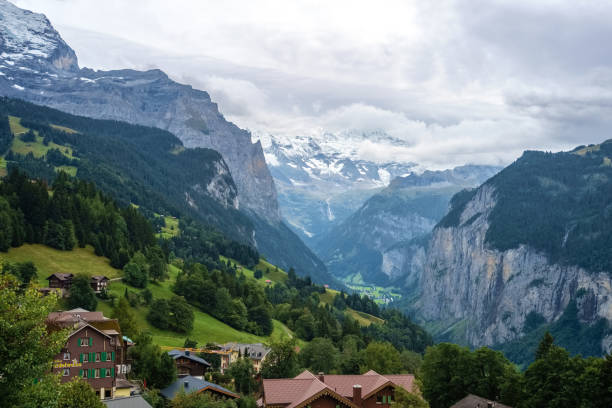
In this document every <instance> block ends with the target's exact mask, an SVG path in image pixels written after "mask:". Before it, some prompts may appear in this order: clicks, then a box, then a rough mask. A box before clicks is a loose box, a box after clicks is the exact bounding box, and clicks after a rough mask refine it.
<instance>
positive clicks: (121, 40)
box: [15, 0, 612, 168]
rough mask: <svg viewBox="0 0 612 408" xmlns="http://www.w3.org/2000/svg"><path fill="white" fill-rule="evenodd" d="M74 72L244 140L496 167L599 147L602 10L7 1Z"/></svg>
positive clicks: (608, 107) (607, 81)
mask: <svg viewBox="0 0 612 408" xmlns="http://www.w3.org/2000/svg"><path fill="white" fill-rule="evenodd" d="M15 3H16V4H17V5H18V6H20V7H23V8H27V9H30V10H34V11H38V12H43V13H45V14H46V15H47V17H49V19H50V20H51V22H52V23H53V24H54V26H55V27H56V28H57V29H58V30H59V32H60V33H61V35H62V36H63V37H64V39H65V40H66V41H67V42H68V43H69V44H70V45H71V46H72V47H73V48H74V49H75V51H76V53H77V55H78V57H79V60H80V64H81V66H87V67H92V68H98V69H113V68H125V67H128V68H137V69H147V68H161V69H163V70H165V71H166V72H167V73H168V74H169V75H170V76H171V77H172V78H174V79H176V80H177V81H179V82H184V83H189V84H191V85H193V86H194V87H196V88H200V89H204V90H207V91H208V92H210V94H211V96H212V98H213V100H215V101H217V102H218V103H219V106H220V109H221V111H222V113H224V114H225V115H226V117H228V118H229V119H230V120H232V121H234V122H236V123H237V124H238V125H239V126H241V127H244V128H248V129H250V130H252V131H253V132H260V133H270V134H274V135H278V136H279V137H281V136H282V137H284V138H290V137H291V136H295V135H313V136H315V137H324V136H323V135H324V134H325V132H333V133H341V132H344V131H360V132H361V131H364V132H368V131H380V130H382V131H385V132H387V133H388V134H389V135H391V136H392V137H393V138H395V139H396V140H397V142H389V140H390V139H389V138H385V139H384V141H377V140H374V139H371V138H370V140H367V139H364V140H360V141H359V140H358V141H357V142H356V143H359V144H360V146H358V148H357V151H359V152H360V154H361V155H362V156H363V157H364V158H366V159H372V160H377V161H386V160H401V161H414V162H418V163H421V164H423V165H425V166H427V167H431V168H446V167H449V166H452V165H456V164H464V163H488V164H507V163H509V162H511V161H512V160H514V159H515V158H516V157H517V156H519V155H520V154H521V152H522V151H523V150H525V149H543V150H553V151H556V150H561V149H569V148H571V147H573V146H575V145H579V144H588V143H597V142H600V141H602V140H604V139H607V138H611V137H612V135H610V132H609V129H610V126H611V125H612V49H611V48H612V45H611V44H612V41H611V39H612V24H611V23H610V21H612V3H611V2H603V1H602V2H599V1H575V0H574V1H548V0H543V1H537V2H534V1H518V0H513V1H491V0H489V1H480V0H471V1H445V0H439V1H435V2H426V1H425V2H424V1H414V2H412V1H408V0H402V1H394V0H385V1H367V2H366V1H355V0H352V1H340V0H335V1H317V0H310V1H301V0H299V1H298V0H292V1H286V0H270V1H248V0H244V1H237V0H224V1H218V0H213V1H208V0H192V1H187V0H173V1H167V0H131V1H124V0H105V1H91V0H16V1H15Z"/></svg>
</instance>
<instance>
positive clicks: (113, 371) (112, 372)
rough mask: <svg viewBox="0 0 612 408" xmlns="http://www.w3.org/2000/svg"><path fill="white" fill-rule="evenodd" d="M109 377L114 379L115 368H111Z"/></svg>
mask: <svg viewBox="0 0 612 408" xmlns="http://www.w3.org/2000/svg"><path fill="white" fill-rule="evenodd" d="M111 377H113V378H115V367H111Z"/></svg>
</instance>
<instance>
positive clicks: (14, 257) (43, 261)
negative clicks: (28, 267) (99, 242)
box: [0, 244, 121, 286]
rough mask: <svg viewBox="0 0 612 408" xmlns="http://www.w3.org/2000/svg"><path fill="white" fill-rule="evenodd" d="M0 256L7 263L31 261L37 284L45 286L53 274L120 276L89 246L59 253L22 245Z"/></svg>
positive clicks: (39, 246) (45, 248) (33, 245)
mask: <svg viewBox="0 0 612 408" xmlns="http://www.w3.org/2000/svg"><path fill="white" fill-rule="evenodd" d="M0 256H2V258H4V259H5V260H6V261H9V262H25V261H32V262H34V265H36V268H37V269H38V282H39V283H40V285H41V286H47V285H48V282H47V279H46V278H47V277H48V276H49V275H51V274H52V273H55V272H61V273H74V274H77V273H85V274H87V275H89V276H93V275H104V276H107V277H109V278H115V277H118V276H120V274H121V271H119V270H117V269H115V268H113V267H111V266H110V262H109V260H108V259H107V258H104V257H102V256H97V255H96V254H95V253H94V250H93V248H92V247H91V246H87V247H86V248H75V249H73V250H72V251H60V250H58V249H53V248H50V247H48V246H44V245H40V244H24V245H22V246H20V247H19V248H11V249H9V251H8V252H7V253H3V254H1V255H0Z"/></svg>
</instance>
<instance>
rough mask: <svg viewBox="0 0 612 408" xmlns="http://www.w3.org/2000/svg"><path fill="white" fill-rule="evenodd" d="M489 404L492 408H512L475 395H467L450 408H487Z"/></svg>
mask: <svg viewBox="0 0 612 408" xmlns="http://www.w3.org/2000/svg"><path fill="white" fill-rule="evenodd" d="M489 403H492V406H493V407H495V408H512V407H510V406H508V405H504V404H501V403H499V402H495V401H491V400H489V399H486V398H482V397H479V396H478V395H474V394H469V395H467V396H466V397H465V398H463V399H462V400H460V401H457V402H456V403H455V404H454V405H452V406H451V407H450V408H487V407H488V404H489Z"/></svg>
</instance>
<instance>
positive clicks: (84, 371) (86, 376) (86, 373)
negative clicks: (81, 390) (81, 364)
mask: <svg viewBox="0 0 612 408" xmlns="http://www.w3.org/2000/svg"><path fill="white" fill-rule="evenodd" d="M88 377H89V370H83V378H88Z"/></svg>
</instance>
